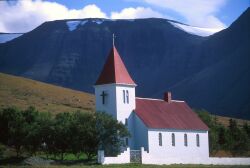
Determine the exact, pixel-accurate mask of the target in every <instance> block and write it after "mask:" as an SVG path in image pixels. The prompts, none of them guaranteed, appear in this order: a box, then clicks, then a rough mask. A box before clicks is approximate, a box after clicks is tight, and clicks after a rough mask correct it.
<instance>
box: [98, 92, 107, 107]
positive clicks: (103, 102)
mask: <svg viewBox="0 0 250 168" xmlns="http://www.w3.org/2000/svg"><path fill="white" fill-rule="evenodd" d="M107 95H108V94H107V93H105V92H104V91H102V94H101V95H100V96H101V97H102V104H105V97H106V96H107Z"/></svg>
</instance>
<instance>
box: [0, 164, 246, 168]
mask: <svg viewBox="0 0 250 168" xmlns="http://www.w3.org/2000/svg"><path fill="white" fill-rule="evenodd" d="M0 167H1V166H0ZM11 167H13V166H11ZM14 167H21V168H24V167H33V166H14ZM34 167H39V166H34ZM47 167H48V168H66V167H70V168H94V167H97V168H210V167H211V168H249V166H215V165H142V164H122V165H77V166H75V165H74V166H61V165H57V166H47Z"/></svg>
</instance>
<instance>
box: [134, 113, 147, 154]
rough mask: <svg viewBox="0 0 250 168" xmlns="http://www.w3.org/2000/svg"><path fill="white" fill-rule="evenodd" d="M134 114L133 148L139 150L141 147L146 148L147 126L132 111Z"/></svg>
mask: <svg viewBox="0 0 250 168" xmlns="http://www.w3.org/2000/svg"><path fill="white" fill-rule="evenodd" d="M133 116H134V139H133V141H134V148H133V149H135V150H140V149H141V147H143V148H144V149H145V150H148V128H147V127H146V126H145V124H144V123H143V122H142V121H141V119H140V118H139V117H138V116H137V115H136V114H135V113H133Z"/></svg>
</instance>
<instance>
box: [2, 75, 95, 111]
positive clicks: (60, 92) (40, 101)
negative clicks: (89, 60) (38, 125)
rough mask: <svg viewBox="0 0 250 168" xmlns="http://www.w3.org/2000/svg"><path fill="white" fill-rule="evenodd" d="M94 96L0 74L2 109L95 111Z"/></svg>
mask: <svg viewBox="0 0 250 168" xmlns="http://www.w3.org/2000/svg"><path fill="white" fill-rule="evenodd" d="M94 104H95V103H94V95H92V94H88V93H85V92H80V91H75V90H71V89H66V88H63V87H59V86H54V85H50V84H46V83H43V82H38V81H34V80H30V79H26V78H22V77H16V76H12V75H7V74H3V73H0V107H1V108H3V107H8V106H16V107H18V108H21V109H25V108H27V107H29V106H35V107H36V108H37V109H38V110H39V111H49V112H52V113H59V112H69V111H76V110H84V111H93V110H94Z"/></svg>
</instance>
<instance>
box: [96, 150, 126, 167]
mask: <svg viewBox="0 0 250 168" xmlns="http://www.w3.org/2000/svg"><path fill="white" fill-rule="evenodd" d="M98 163H101V164H124V163H130V148H127V150H125V151H124V152H122V153H121V154H119V155H117V156H116V157H105V156H104V151H98Z"/></svg>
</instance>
